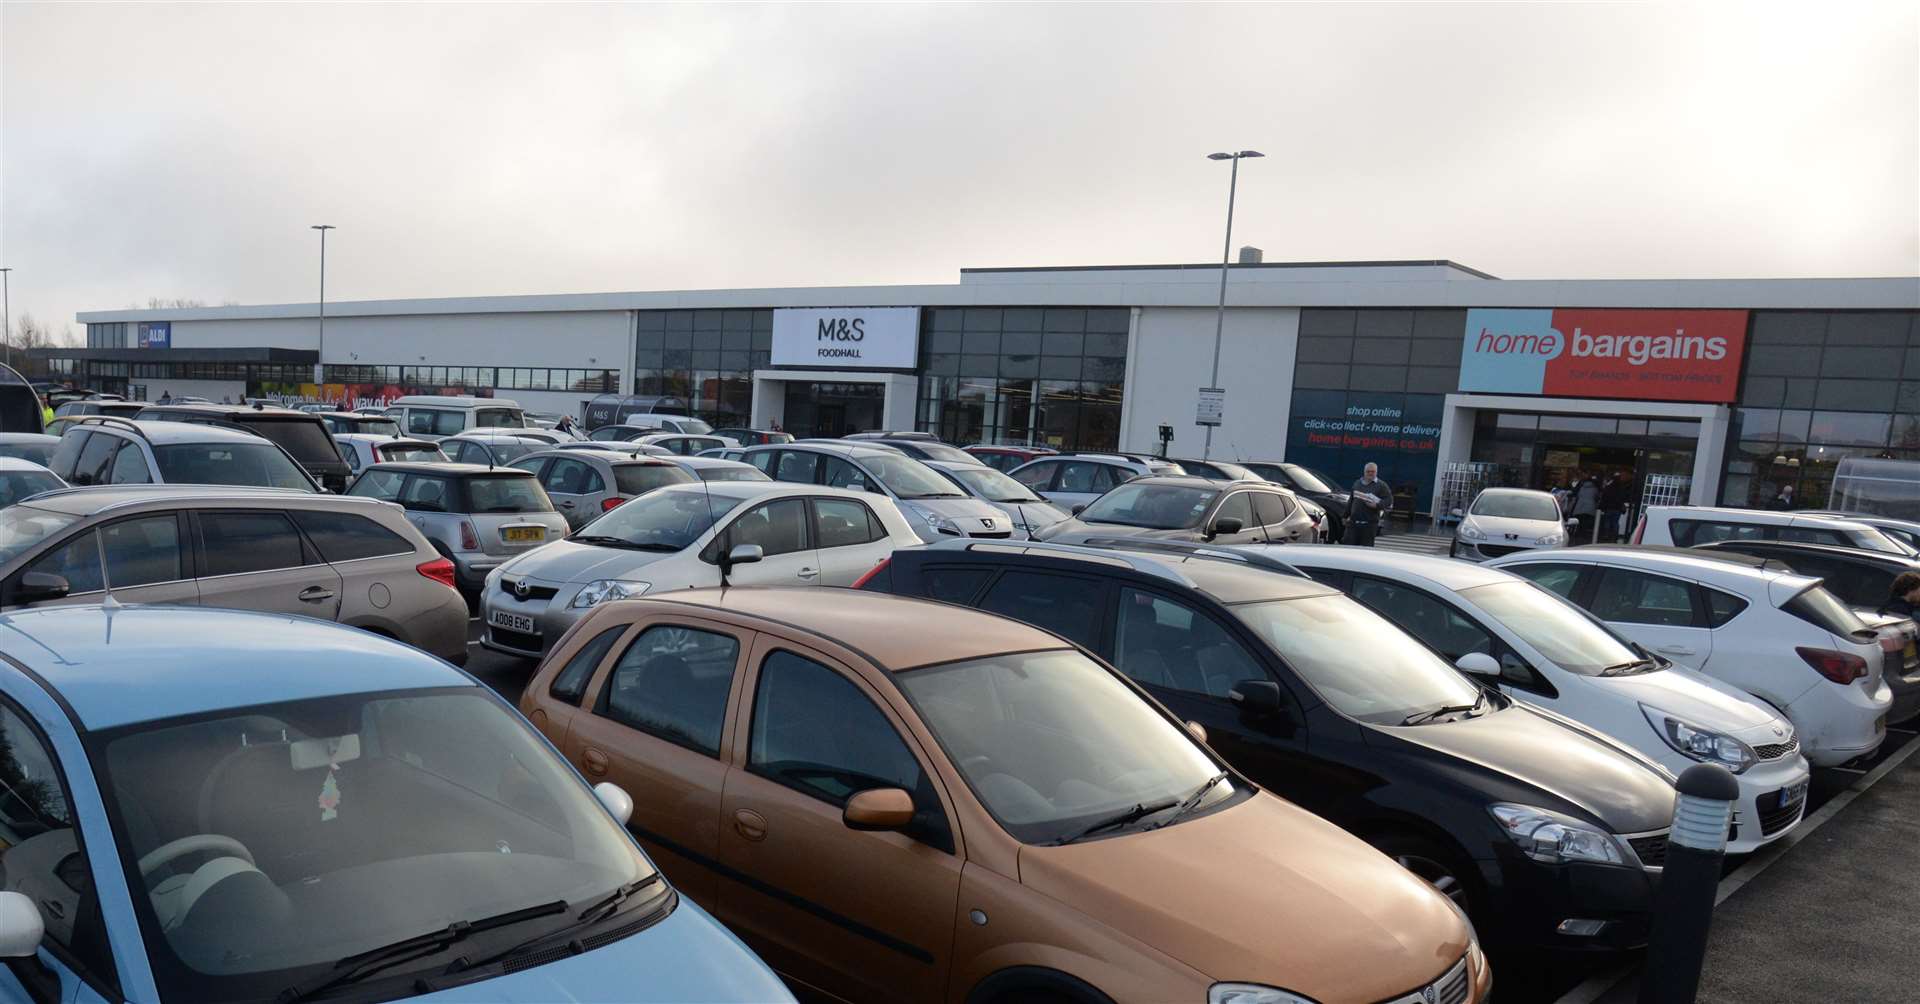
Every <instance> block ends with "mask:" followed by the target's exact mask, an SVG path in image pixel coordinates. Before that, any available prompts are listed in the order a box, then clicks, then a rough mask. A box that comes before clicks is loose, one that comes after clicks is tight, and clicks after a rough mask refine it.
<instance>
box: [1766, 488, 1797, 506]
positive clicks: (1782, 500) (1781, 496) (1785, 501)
mask: <svg viewBox="0 0 1920 1004" xmlns="http://www.w3.org/2000/svg"><path fill="white" fill-rule="evenodd" d="M1793 504H1794V503H1793V482H1791V481H1785V482H1782V483H1781V484H1780V491H1779V492H1777V493H1775V495H1774V496H1773V501H1772V502H1769V503H1767V508H1769V509H1776V510H1779V511H1780V512H1786V511H1787V510H1789V509H1792V508H1793Z"/></svg>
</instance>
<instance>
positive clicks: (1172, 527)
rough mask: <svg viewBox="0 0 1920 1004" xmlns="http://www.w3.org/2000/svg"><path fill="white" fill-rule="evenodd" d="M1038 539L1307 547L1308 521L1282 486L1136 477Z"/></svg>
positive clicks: (1314, 531)
mask: <svg viewBox="0 0 1920 1004" xmlns="http://www.w3.org/2000/svg"><path fill="white" fill-rule="evenodd" d="M1074 509H1075V512H1074V514H1073V517H1072V518H1071V519H1067V520H1063V521H1061V522H1059V523H1055V524H1054V525H1053V526H1051V527H1049V528H1047V529H1046V530H1045V531H1044V532H1042V533H1041V535H1040V539H1042V540H1054V541H1059V542H1061V543H1067V544H1075V543H1085V542H1087V541H1089V540H1097V539H1102V538H1117V537H1141V538H1144V539H1151V540H1186V541H1196V542H1207V543H1214V544H1312V543H1316V542H1318V541H1320V540H1321V539H1322V538H1321V536H1320V529H1319V527H1317V526H1316V525H1315V520H1314V519H1313V517H1312V516H1311V515H1310V514H1309V513H1308V512H1307V510H1306V509H1304V508H1302V507H1301V506H1300V504H1299V502H1298V501H1297V500H1296V499H1294V498H1293V496H1291V495H1289V494H1288V493H1287V492H1286V490H1284V489H1282V488H1279V487H1277V486H1274V485H1270V484H1267V483H1266V482H1264V481H1252V482H1243V481H1211V480H1207V479H1204V478H1190V477H1185V476H1180V477H1144V478H1135V479H1134V480H1132V481H1129V482H1127V483H1126V484H1123V485H1121V486H1119V487H1118V488H1114V489H1112V490H1110V491H1108V492H1107V493H1106V494H1105V495H1102V496H1100V497H1099V498H1097V499H1094V500H1093V503H1092V504H1091V505H1087V506H1075V507H1074Z"/></svg>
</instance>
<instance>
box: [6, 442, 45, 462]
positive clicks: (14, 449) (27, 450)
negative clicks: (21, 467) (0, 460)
mask: <svg viewBox="0 0 1920 1004" xmlns="http://www.w3.org/2000/svg"><path fill="white" fill-rule="evenodd" d="M57 445H59V443H58V442H57V441H56V442H52V443H0V457H13V458H15V459H18V460H31V461H33V462H34V463H36V464H39V465H40V466H42V467H45V466H47V461H48V460H50V459H52V458H53V448H54V447H55V446H57Z"/></svg>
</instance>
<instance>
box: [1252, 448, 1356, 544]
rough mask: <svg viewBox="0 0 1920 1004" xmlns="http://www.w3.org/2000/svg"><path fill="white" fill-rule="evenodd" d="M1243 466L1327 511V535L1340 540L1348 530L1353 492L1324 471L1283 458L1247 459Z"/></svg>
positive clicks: (1328, 537)
mask: <svg viewBox="0 0 1920 1004" xmlns="http://www.w3.org/2000/svg"><path fill="white" fill-rule="evenodd" d="M1240 466H1242V467H1245V468H1246V469H1247V470H1250V471H1252V472H1253V473H1255V474H1258V475H1259V476H1261V477H1263V478H1265V479H1267V480H1268V481H1271V482H1273V483H1274V484H1276V485H1279V486H1280V487H1282V488H1288V489H1292V491H1293V493H1294V494H1295V495H1298V496H1300V497H1301V498H1303V499H1306V500H1307V501H1309V502H1312V503H1314V504H1315V505H1318V506H1319V507H1320V508H1322V509H1325V510H1326V511H1327V539H1328V540H1339V539H1340V535H1341V534H1342V533H1343V532H1345V530H1346V520H1347V506H1349V505H1351V504H1352V503H1353V495H1352V494H1351V493H1350V492H1348V491H1347V490H1346V489H1344V488H1342V487H1340V482H1338V481H1335V480H1334V479H1333V478H1331V477H1329V476H1328V475H1326V474H1325V473H1323V472H1321V471H1316V470H1314V469H1313V468H1311V467H1302V466H1300V465H1299V464H1289V463H1287V462H1285V461H1282V460H1243V461H1241V462H1240Z"/></svg>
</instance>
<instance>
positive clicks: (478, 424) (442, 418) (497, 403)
mask: <svg viewBox="0 0 1920 1004" xmlns="http://www.w3.org/2000/svg"><path fill="white" fill-rule="evenodd" d="M386 413H387V417H389V418H392V419H394V420H395V421H397V422H399V423H400V428H401V430H402V431H403V432H405V433H406V434H407V435H409V436H418V437H420V438H421V439H441V438H444V437H446V436H457V435H459V434H461V433H463V432H471V431H473V430H476V429H525V428H526V427H527V420H526V415H525V413H524V412H522V411H521V410H520V405H519V403H518V402H516V401H509V400H507V399H506V398H503V397H465V396H450V395H440V394H408V395H405V396H403V397H397V398H394V400H393V404H392V405H391V406H390V407H388V408H387V412H386Z"/></svg>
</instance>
